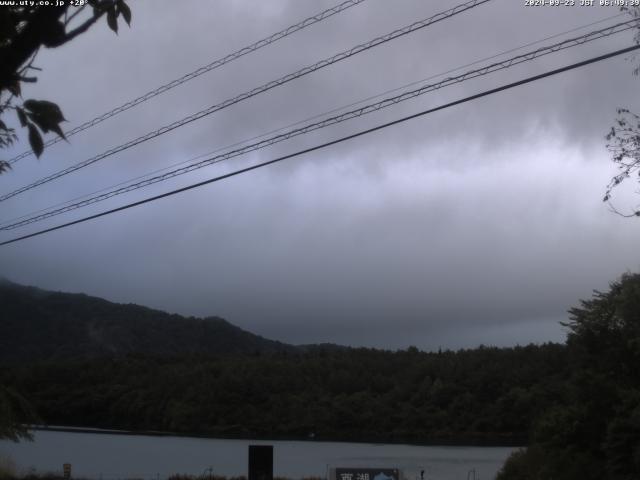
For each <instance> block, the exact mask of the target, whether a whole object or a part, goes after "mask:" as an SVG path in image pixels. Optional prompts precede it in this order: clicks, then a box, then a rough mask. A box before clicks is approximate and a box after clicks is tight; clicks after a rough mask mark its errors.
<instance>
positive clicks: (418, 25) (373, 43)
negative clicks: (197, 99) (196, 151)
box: [0, 0, 491, 202]
mask: <svg viewBox="0 0 640 480" xmlns="http://www.w3.org/2000/svg"><path fill="white" fill-rule="evenodd" d="M489 1H491V0H471V1H468V2H466V3H463V4H460V5H457V6H455V7H453V8H450V9H449V10H445V11H443V12H440V13H437V14H435V15H433V16H431V17H429V18H426V19H424V20H420V21H418V22H415V23H412V24H411V25H408V26H405V27H402V28H400V29H397V30H394V31H392V32H390V33H388V34H386V35H383V36H380V37H377V38H374V39H373V40H370V41H369V42H366V43H363V44H360V45H357V46H355V47H353V48H351V49H349V50H345V51H343V52H341V53H338V54H336V55H334V56H332V57H329V58H326V59H324V60H321V61H319V62H317V63H315V64H313V65H311V66H308V67H305V68H302V69H300V70H298V71H296V72H294V73H290V74H288V75H285V76H284V77H280V78H279V79H277V80H272V81H270V82H268V83H265V84H264V85H262V86H260V87H256V88H254V89H252V90H249V91H247V92H244V93H242V94H240V95H238V96H236V97H233V98H230V99H228V100H225V101H224V102H222V103H218V104H216V105H212V106H210V107H209V108H206V109H204V110H201V111H199V112H196V113H194V114H192V115H189V116H187V117H184V118H183V119H181V120H178V121H176V122H173V123H171V124H169V125H165V126H164V127H161V128H159V129H158V130H155V131H153V132H149V133H147V134H145V135H142V136H140V137H138V138H136V139H134V140H130V141H129V142H127V143H124V144H121V145H119V146H117V147H114V148H111V149H109V150H107V151H105V152H103V153H101V154H99V155H96V156H94V157H91V158H89V159H87V160H84V161H82V162H80V163H77V164H75V165H72V166H71V167H68V168H65V169H64V170H60V171H58V172H56V173H53V174H51V175H48V176H46V177H43V178H41V179H40V180H37V181H35V182H33V183H31V184H29V185H26V186H24V187H21V188H18V189H17V190H14V191H12V192H9V193H6V194H4V195H2V196H0V202H2V201H5V200H7V199H9V198H12V197H15V196H16V195H19V194H20V193H23V192H26V191H28V190H31V189H33V188H36V187H38V186H40V185H43V184H45V183H48V182H51V181H52V180H55V179H57V178H60V177H62V176H64V175H68V174H69V173H72V172H75V171H76V170H80V169H81V168H84V167H87V166H89V165H92V164H94V163H96V162H98V161H99V160H102V159H104V158H106V157H109V156H111V155H114V154H116V153H119V152H122V151H124V150H127V149H128V148H131V147H133V146H135V145H138V144H140V143H143V142H146V141H148V140H151V139H153V138H156V137H158V136H160V135H163V134H165V133H168V132H170V131H172V130H175V129H176V128H178V127H182V126H183V125H186V124H188V123H191V122H193V121H196V120H199V119H201V118H203V117H205V116H207V115H211V114H212V113H214V112H217V111H219V110H222V109H224V108H227V107H229V106H231V105H234V104H236V103H238V102H241V101H243V100H246V99H248V98H251V97H254V96H256V95H258V94H260V93H264V92H266V91H268V90H271V89H272V88H275V87H278V86H280V85H284V84H285V83H288V82H290V81H292V80H295V79H297V78H300V77H302V76H304V75H308V74H309V73H312V72H315V71H317V70H320V69H322V68H324V67H327V66H329V65H332V64H334V63H337V62H339V61H341V60H345V59H347V58H350V57H352V56H354V55H357V54H359V53H361V52H364V51H366V50H369V49H371V48H374V47H377V46H378V45H381V44H383V43H386V42H389V41H391V40H395V39H396V38H399V37H401V36H404V35H407V34H409V33H413V32H415V31H417V30H420V29H422V28H425V27H427V26H429V25H433V24H434V23H437V22H440V21H442V20H445V19H447V18H450V17H453V16H454V15H457V14H459V13H462V12H465V11H467V10H470V9H472V8H475V7H477V6H479V5H482V4H484V3H487V2H489Z"/></svg>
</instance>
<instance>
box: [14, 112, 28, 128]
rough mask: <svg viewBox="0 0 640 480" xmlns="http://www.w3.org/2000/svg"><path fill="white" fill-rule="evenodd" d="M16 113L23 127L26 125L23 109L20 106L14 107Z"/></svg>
mask: <svg viewBox="0 0 640 480" xmlns="http://www.w3.org/2000/svg"><path fill="white" fill-rule="evenodd" d="M16 113H17V114H18V120H20V125H22V126H23V127H26V126H27V116H26V115H25V113H24V110H23V109H21V108H20V107H16Z"/></svg>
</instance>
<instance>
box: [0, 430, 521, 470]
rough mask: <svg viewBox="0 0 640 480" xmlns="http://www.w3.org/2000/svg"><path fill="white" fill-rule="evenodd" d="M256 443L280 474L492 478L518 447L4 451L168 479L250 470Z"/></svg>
mask: <svg viewBox="0 0 640 480" xmlns="http://www.w3.org/2000/svg"><path fill="white" fill-rule="evenodd" d="M249 445H273V446H274V462H273V463H274V465H273V468H274V475H276V476H283V477H290V478H294V479H297V478H302V477H305V476H321V477H324V476H325V475H326V472H327V471H328V470H329V469H330V468H335V467H367V466H370V467H390V468H400V469H402V470H403V471H404V474H405V478H407V480H420V471H421V470H424V471H425V475H424V479H425V480H466V479H467V472H469V471H470V470H472V469H475V470H476V479H479V480H492V479H493V478H494V476H495V474H496V472H497V471H498V470H499V469H500V467H501V465H502V464H503V462H504V460H505V459H506V458H507V456H508V455H509V453H510V452H511V451H513V448H508V447H421V446H413V445H388V444H375V445H374V444H365V443H337V442H299V441H296V442H293V441H291V442H288V441H262V440H217V439H203V438H185V437H151V436H144V435H112V434H96V433H69V432H51V431H39V432H36V433H35V441H34V442H32V443H29V442H26V443H25V442H23V443H18V444H16V443H12V442H7V441H0V454H4V455H9V456H11V457H12V458H13V460H14V461H15V463H16V464H17V465H18V467H19V468H21V469H23V470H28V469H31V468H33V469H35V470H37V471H62V464H63V463H71V464H72V476H75V477H87V478H95V479H99V478H102V479H103V480H110V479H117V478H141V479H149V480H151V479H159V480H162V479H164V478H166V477H167V476H169V475H171V474H173V473H187V474H192V475H199V474H202V473H204V472H205V471H206V473H207V474H208V473H209V469H210V468H211V469H212V472H213V473H214V474H219V475H226V476H233V475H246V474H247V459H248V446H249Z"/></svg>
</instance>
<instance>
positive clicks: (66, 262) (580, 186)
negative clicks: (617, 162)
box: [0, 0, 639, 349]
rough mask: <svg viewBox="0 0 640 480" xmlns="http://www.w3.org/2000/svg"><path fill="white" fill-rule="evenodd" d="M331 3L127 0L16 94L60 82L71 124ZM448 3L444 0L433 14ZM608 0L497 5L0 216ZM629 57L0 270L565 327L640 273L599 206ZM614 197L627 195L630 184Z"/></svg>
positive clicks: (227, 313) (337, 35)
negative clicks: (578, 310)
mask: <svg viewBox="0 0 640 480" xmlns="http://www.w3.org/2000/svg"><path fill="white" fill-rule="evenodd" d="M330 4H331V3H330V2H322V3H319V2H313V3H308V2H296V1H290V2H264V3H258V4H255V3H253V2H251V3H249V2H233V3H227V4H225V5H218V4H216V8H212V5H213V4H211V3H207V2H201V1H193V2H180V3H179V4H178V3H175V2H164V1H156V2H154V3H153V6H152V4H151V2H140V3H136V5H135V6H134V22H133V25H132V28H131V30H128V29H124V30H122V31H121V33H120V35H119V36H118V37H117V38H116V37H115V36H114V35H113V34H112V33H111V32H110V31H108V29H107V28H106V26H104V25H100V26H99V27H97V28H96V29H95V30H93V31H91V32H90V33H88V34H86V35H85V36H83V37H82V40H81V41H80V40H78V41H77V42H74V43H73V44H70V45H68V46H65V47H64V48H61V49H58V50H53V51H46V52H43V54H42V55H41V57H40V58H39V60H38V65H39V66H41V67H43V69H44V71H43V73H42V75H41V81H40V82H39V83H38V84H36V85H35V86H33V87H32V88H31V90H30V91H29V92H28V93H27V94H26V95H27V96H33V97H36V98H48V99H52V100H55V101H57V102H58V103H59V104H60V105H61V106H63V109H64V111H65V114H66V115H67V117H68V118H69V119H71V120H72V121H71V122H70V125H75V124H77V123H80V122H82V121H84V120H86V119H87V118H89V117H91V116H92V115H93V114H95V113H98V112H102V111H105V110H107V109H109V108H111V107H113V106H114V105H117V104H120V103H123V102H124V101H127V100H129V99H130V98H132V97H135V96H137V95H139V94H141V93H144V92H145V91H146V90H148V89H149V88H150V87H152V86H154V85H160V84H162V83H164V82H166V81H169V80H171V79H173V78H175V77H177V76H179V75H181V74H183V73H185V72H187V71H190V70H193V69H194V68H197V67H198V66H200V65H203V64H206V63H208V62H209V61H211V60H212V59H215V58H217V57H220V56H222V55H224V54H226V53H228V52H230V51H233V50H234V49H236V48H239V47H241V46H243V45H245V44H247V43H250V42H252V41H254V40H256V39H258V38H261V37H263V36H266V35H268V34H270V33H272V32H274V31H276V30H277V29H279V28H282V27H284V26H286V25H288V24H291V23H293V22H295V21H297V20H298V19H300V18H303V17H304V16H306V15H309V14H311V13H314V12H316V11H318V10H319V9H321V8H323V7H328V6H329V5H330ZM454 4H455V3H454V2H449V1H447V2H439V3H438V8H437V9H438V10H442V9H445V8H447V7H450V6H453V5H454ZM321 5H322V6H321ZM435 11H436V9H435V8H434V6H433V4H430V3H426V2H418V1H408V0H406V1H400V2H394V4H393V6H391V5H390V4H389V3H388V2H383V1H380V0H369V1H367V2H365V3H364V4H363V5H361V6H358V7H356V8H353V9H351V10H349V11H347V12H345V13H343V14H341V15H339V16H336V17H334V18H332V19H331V20H328V21H327V22H326V23H323V24H320V25H317V26H314V27H312V28H310V29H308V30H305V31H303V32H300V33H299V34H296V35H295V36H294V37H292V38H289V39H286V40H284V41H282V42H281V43H278V44H277V45H273V46H270V47H268V48H266V49H264V50H263V51H261V52H260V53H258V54H254V55H250V56H247V57H245V58H243V59H242V60H239V61H238V62H235V63H234V64H232V65H229V66H228V67H224V68H223V69H220V70H219V71H215V72H213V73H210V74H207V75H204V76H202V77H200V78H199V79H197V80H195V81H193V82H191V83H189V84H187V85H185V86H182V87H179V88H177V89H175V90H173V91H171V92H170V93H168V94H167V95H165V96H162V97H160V98H157V99H155V100H153V101H151V102H148V103H147V104H144V105H142V106H140V107H139V108H136V109H134V110H132V111H129V112H127V113H125V114H123V115H121V116H119V117H117V119H112V120H110V121H108V122H105V123H104V124H103V125H101V126H100V127H98V128H95V129H92V130H90V131H88V132H86V133H84V134H81V135H78V136H76V137H73V139H72V141H71V142H70V144H69V145H65V144H60V145H57V146H55V147H52V148H51V149H50V150H49V151H47V152H46V153H45V158H43V159H42V160H40V161H36V160H34V159H27V160H23V161H22V162H21V163H20V164H19V165H18V166H16V169H15V171H14V172H12V173H10V174H9V175H3V176H2V177H0V188H2V190H3V191H6V190H9V189H13V188H15V187H17V186H20V185H22V184H24V183H27V182H30V181H32V180H34V179H36V178H39V177H41V176H43V175H45V174H47V173H50V172H53V171H57V170H58V169H60V168H62V167H64V166H67V165H71V164H72V163H74V162H77V161H80V160H82V159H84V158H87V157H88V156H91V155H93V154H95V153H98V152H101V151H103V150H105V149H107V148H109V147H111V146H113V145H115V144H117V143H120V142H122V141H124V140H128V139H130V138H134V137H135V136H137V135H140V134H143V133H146V132H147V131H149V130H151V129H153V128H157V127H159V126H161V125H164V124H167V123H170V122H172V121H174V120H176V119H177V118H180V117H182V116H184V115H187V114H190V113H192V112H193V111H196V110H198V109H201V108H203V107H205V106H208V105H211V104H214V103H217V102H220V101H222V100H224V99H226V98H229V97H231V96H234V95H237V94H238V93H241V92H242V91H244V90H247V89H249V88H252V87H254V86H256V85H259V84H261V83H264V82H266V81H268V80H271V79H273V78H277V77H278V76H281V75H283V74H285V73H288V72H290V71H293V70H295V69H297V68H300V67H302V66H304V65H308V64H311V63H314V62H315V61H317V60H319V59H321V58H324V57H326V56H328V55H330V54H332V53H335V52H337V51H340V50H342V49H345V48H347V47H349V46H351V45H353V44H356V43H359V42H362V41H365V40H368V39H369V38H371V37H373V36H375V35H379V34H383V33H386V32H387V31H389V30H391V29H392V28H396V27H399V26H402V25H405V24H408V23H410V22H411V21H415V20H417V19H419V18H425V17H427V16H429V15H431V14H433V13H435ZM615 13H617V12H616V11H615V10H613V9H611V8H600V7H594V8H586V7H573V8H569V7H566V8H555V9H553V8H551V7H547V8H537V9H536V8H525V7H524V6H522V5H521V4H520V3H518V2H510V1H506V0H495V2H491V3H490V4H488V5H486V6H483V7H479V8H477V9H475V10H473V11H471V12H468V13H465V14H463V15H461V16H459V17H458V18H456V19H455V20H449V21H447V22H442V23H441V24H438V25H435V26H434V27H432V28H429V29H425V30H424V31H421V32H418V33H416V34H413V35H411V36H408V37H405V38H403V39H399V40H397V41H395V42H391V43H390V44H388V45H385V46H383V47H379V48H378V49H374V50H372V51H370V52H367V53H365V54H363V55H361V56H359V57H356V58H354V59H352V60H349V61H346V62H342V63H340V64H338V65H334V66H331V67H329V68H327V69H325V70H324V71H321V72H317V73H316V74H313V75H310V76H307V77H306V78H304V79H300V80H297V81H294V82H292V83H290V84H289V85H288V86H287V87H284V88H280V89H275V90H273V91H271V92H269V93H267V94H264V95H261V96H259V97H256V98H255V99H252V100H250V101H247V102H244V103H242V104H239V105H236V106H234V107H232V108H229V109H227V110H225V111H224V112H219V113H218V114H215V115H212V116H211V117H208V118H206V119H203V120H200V121H198V122H196V123H194V124H192V125H190V126H187V127H184V128H182V129H179V130H178V131H175V132H173V133H170V134H167V135H165V136H163V137H161V138H159V139H157V140H155V141H153V142H148V143H147V144H144V145H141V146H139V147H136V148H134V149H131V150H129V151H127V152H124V153H123V154H121V155H118V156H115V157H112V158H109V159H106V160H104V161H103V162H101V163H100V164H99V165H95V166H93V167H91V168H88V169H86V170H84V171H82V172H77V173H76V174H72V175H69V176H67V177H65V178H64V179H61V180H60V181H57V182H52V183H51V184H49V185H47V186H46V187H43V188H41V189H37V190H34V191H33V192H30V193H29V194H26V195H23V196H20V197H16V198H15V199H12V200H11V201H8V202H6V203H5V204H3V205H0V208H1V209H2V210H1V211H2V218H3V219H4V218H11V217H13V216H17V215H21V214H23V213H26V212H29V211H31V210H33V209H36V208H42V207H44V206H47V205H50V204H52V203H55V202H58V201H63V200H66V199H68V198H71V197H73V196H75V195H80V194H84V193H87V192H91V191H94V190H97V189H99V188H104V187H106V186H109V185H111V184H113V183H116V182H119V181H123V180H126V179H128V178H132V177H134V176H136V175H141V174H144V173H146V172H148V171H150V170H153V169H157V168H162V167H164V166H166V165H170V164H172V163H175V162H179V161H183V160H185V159H188V158H190V157H192V156H193V155H198V154H201V153H204V152H207V151H211V150H213V149H215V148H217V147H220V146H223V145H228V144H231V143H233V142H236V141H239V140H243V139H246V138H249V137H251V136H254V135H257V134H261V133H263V132H266V131H268V130H271V129H273V128H278V127H280V126H283V125H287V124H289V123H291V122H295V121H298V120H300V119H303V118H306V117H309V116H311V115H315V114H318V113H321V112H324V111H327V110H330V109H333V108H336V107H340V106H343V105H346V104H348V103H350V102H353V101H355V100H360V99H362V98H366V97H367V96H370V95H374V94H377V93H379V92H381V91H384V90H388V89H391V88H395V87H397V86H399V85H402V84H406V83H409V82H411V81H415V80H419V79H421V78H426V77H429V76H431V75H434V74H437V73H441V72H444V71H447V70H449V69H451V68H455V67H457V66H460V65H464V64H466V63H470V62H473V61H475V60H477V59H479V58H483V57H487V56H489V55H493V54H495V53H498V52H501V51H505V50H507V49H510V48H513V47H515V46H518V45H521V44H525V43H528V42H531V41H534V40H537V39H539V38H543V37H546V36H549V35H553V34H555V33H558V32H561V31H565V30H569V29H572V28H575V27H577V26H579V25H583V24H587V23H589V22H593V21H595V20H598V19H600V18H604V17H606V16H609V15H613V14H615ZM584 31H586V30H584ZM575 35H577V33H573V34H570V36H575ZM631 36H632V35H631V33H629V34H627V35H623V36H620V37H619V38H618V37H615V38H612V39H609V40H607V41H601V42H598V43H594V44H591V45H589V46H583V47H580V48H576V49H572V50H569V51H566V52H563V53H561V54H559V55H558V56H555V55H554V56H549V57H546V58H544V59H541V60H539V61H536V62H532V63H530V64H526V65H522V66H520V67H517V68H516V69H515V70H514V71H513V72H511V71H509V72H503V73H500V74H496V75H494V76H490V77H486V78H483V79H478V80H475V81H473V82H468V84H467V83H465V84H461V85H458V86H456V87H453V88H450V89H443V90H441V91H438V92H436V93H434V94H433V95H429V96H425V97H424V98H421V99H418V100H416V101H414V102H408V103H407V104H403V105H399V106H396V107H394V108H393V109H390V110H389V111H385V112H380V113H378V114H374V115H372V116H371V117H370V118H363V119H361V120H359V121H357V122H356V121H354V122H350V123H347V124H343V125H340V126H336V127H332V128H329V129H327V130H326V131H324V130H323V131H320V132H316V133H314V134H311V135H310V136H308V137H306V136H305V137H304V138H302V137H301V138H298V139H295V140H293V141H291V142H288V143H286V144H281V145H278V146H275V147H271V148H269V149H267V150H265V151H261V152H256V153H254V154H251V155H249V156H247V158H243V159H236V160H234V161H233V162H229V164H226V165H219V166H217V167H214V168H210V169H206V170H203V171H198V172H195V173H193V174H190V175H189V176H186V177H184V178H180V179H176V180H174V181H173V182H171V183H170V184H167V185H159V186H155V187H153V188H151V189H149V190H147V191H140V192H138V193H136V194H132V195H128V196H126V197H122V198H118V199H116V200H112V201H110V202H105V203H103V204H100V205H98V206H96V207H92V208H90V209H87V210H86V211H83V213H91V212H96V211H100V210H102V209H105V208H107V207H108V206H116V205H120V204H121V203H123V202H124V201H131V200H134V199H137V198H142V197H145V196H148V195H151V194H152V193H159V192H162V191H165V190H167V189H169V188H175V187H177V186H180V185H185V184H187V183H190V182H192V181H196V180H199V179H204V178H207V177H209V176H213V175H215V174H218V173H221V172H225V171H229V170H230V169H233V168H236V167H238V166H241V165H247V164H250V163H253V162H257V161H261V160H266V159H269V158H273V157H275V156H277V155H280V154H284V153H289V152H292V151H295V150H296V149H299V148H304V147H306V146H311V145H314V144H317V143H321V142H323V141H326V140H328V139H332V138H336V137H338V136H341V135H346V134H348V133H352V132H355V131H358V130H360V129H363V128H366V127H368V126H372V125H376V124H378V123H381V122H384V121H389V120H392V119H394V118H398V117H400V116H402V115H406V114H410V113H413V112H416V111H419V110H421V109H425V108H429V107H432V106H435V105H438V104H441V103H444V102H447V101H450V100H453V99H456V98H460V97H462V96H465V95H470V94H473V93H476V92H478V91H481V90H482V89H486V88H491V87H494V86H496V85H497V84H501V83H506V82H509V81H514V80H516V79H519V78H522V77H524V76H527V75H532V74H535V73H538V72H540V71H544V70H547V69H551V68H556V67H558V66H561V65H563V64H566V63H569V62H575V61H579V60H581V59H584V58H588V57H591V56H594V55H597V54H601V53H604V52H607V51H610V50H613V49H615V48H620V47H622V46H626V45H628V44H629V43H630V41H631ZM632 67H633V64H632V62H631V61H625V60H624V59H614V60H610V61H607V62H603V63H601V64H597V65H594V66H590V67H587V68H585V69H583V70H577V71H575V72H572V73H567V74H564V75H562V76H561V77H560V76H559V77H554V78H552V79H547V80H544V81H541V82H539V83H536V84H533V85H529V86H524V87H519V88H518V89H516V90H513V91H510V92H504V93H502V94H499V95H496V96H492V97H489V98H485V99H482V100H479V101H477V102H473V103H470V104H466V105H461V106H458V107H455V108H452V109H449V110H446V111H442V112H438V113H436V114H434V115H431V116H428V117H425V118H422V119H419V120H415V121H413V122H411V123H405V124H402V125H399V126H396V127H393V128H390V129H387V130H385V131H383V132H379V133H375V134H372V135H370V136H368V137H364V138H360V139H356V140H353V141H350V142H347V143H344V144H341V145H339V146H334V147H331V148H328V149H326V150H323V151H320V152H315V153H313V154H309V155H306V156H304V157H300V158H298V159H296V160H291V161H287V162H286V163H284V164H281V165H278V166H274V167H269V168H268V169H264V170H260V171H256V172H253V173H250V174H247V175H243V176H241V177H236V178H233V179H229V180H228V181H225V182H221V183H218V184H215V185H213V186H210V187H207V188H205V189H200V190H198V191H192V192H189V193H187V194H183V195H180V196H176V197H172V198H169V199H165V200H162V201H159V202H157V203H154V204H152V205H146V206H144V207H140V208H138V209H134V210H129V211H127V212H124V213H122V214H118V215H114V216H110V217H107V218H104V219H102V220H100V221H94V222H90V223H87V224H83V225H80V226H76V227H72V228H70V229H67V230H63V231H60V232H56V233H53V234H50V235H47V236H43V237H40V238H38V239H32V240H28V241H25V242H22V243H19V244H15V245H12V246H8V247H3V248H2V250H0V269H1V270H2V274H3V275H6V276H7V277H9V278H12V279H14V280H15V281H18V282H22V283H28V284H35V285H39V286H42V287H44V288H52V289H59V290H68V291H83V292H86V293H89V294H93V295H99V296H103V297H106V298H108V299H110V300H114V301H121V302H135V303H140V304H145V305H149V306H153V307H157V308H161V309H166V310H169V311H175V312H179V313H183V314H186V315H221V316H224V317H226V318H227V319H228V320H229V321H231V322H232V323H235V324H237V325H240V326H242V327H243V328H246V329H248V330H251V331H254V332H256V333H260V334H262V335H265V336H267V337H271V338H276V339H279V340H283V341H290V342H295V343H312V342H322V341H331V342H338V343H348V344H352V345H367V346H378V347H386V348H399V347H405V346H407V345H410V344H414V345H416V346H418V347H420V348H426V349H434V348H438V347H439V346H441V347H442V348H458V347H471V346H475V345H477V344H480V343H484V344H495V345H512V344H515V343H520V344H524V343H527V342H529V341H535V342H540V341H547V340H552V341H560V340H562V339H563V338H564V332H563V331H562V329H561V327H560V326H559V324H558V321H559V320H562V319H565V318H566V310H567V309H568V308H569V307H570V306H572V305H575V304H576V303H577V301H578V299H579V298H584V297H587V296H589V295H590V292H591V289H593V288H605V287H606V285H607V282H608V281H610V280H613V279H614V278H615V277H616V276H617V275H619V274H620V273H622V272H624V271H625V270H637V268H638V259H637V255H635V252H636V250H637V249H636V243H637V239H636V238H637V234H638V228H639V226H638V223H637V222H635V223H634V222H633V221H628V220H626V221H625V220H622V219H620V218H618V217H616V216H614V215H612V214H611V213H609V212H608V211H607V209H606V207H605V206H604V205H603V204H602V203H601V202H600V198H601V196H602V193H603V189H604V186H605V184H606V182H607V180H608V178H609V177H610V176H611V175H612V173H613V171H612V169H611V166H610V160H609V156H608V153H607V152H606V149H605V148H604V143H605V142H604V139H603V136H604V134H605V133H606V131H607V130H608V128H609V126H610V125H611V122H612V120H613V118H614V116H615V108H616V107H617V106H620V105H626V106H629V107H631V108H637V107H638V105H636V103H637V101H638V100H637V95H636V92H637V87H638V84H637V82H638V79H637V78H634V77H633V76H632V75H631V70H632ZM23 148H24V144H21V145H19V146H18V147H17V148H16V149H15V151H16V152H19V151H21V150H22V149H23ZM619 200H620V201H621V202H622V203H623V204H624V202H633V201H634V196H633V192H631V193H629V194H623V195H621V196H620V199H619ZM78 215H79V212H78ZM63 218H64V219H67V218H74V217H73V216H69V217H58V220H60V219H63ZM50 224H54V222H52V223H43V224H40V226H43V225H50ZM27 231H28V230H27ZM14 233H15V232H14ZM20 233H22V232H21V231H20ZM12 236H13V233H11V234H5V235H3V237H2V238H3V239H6V238H10V237H12Z"/></svg>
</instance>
